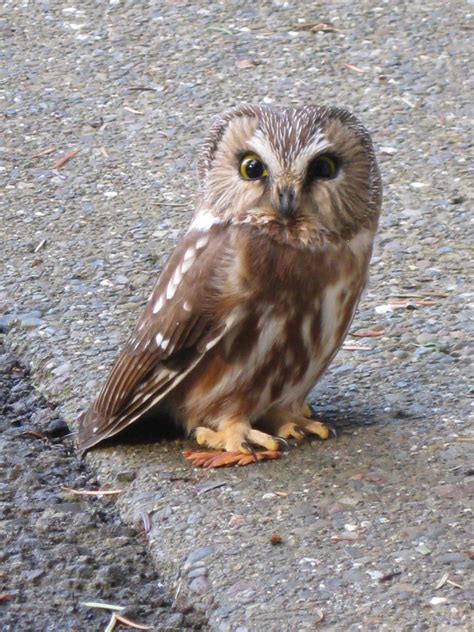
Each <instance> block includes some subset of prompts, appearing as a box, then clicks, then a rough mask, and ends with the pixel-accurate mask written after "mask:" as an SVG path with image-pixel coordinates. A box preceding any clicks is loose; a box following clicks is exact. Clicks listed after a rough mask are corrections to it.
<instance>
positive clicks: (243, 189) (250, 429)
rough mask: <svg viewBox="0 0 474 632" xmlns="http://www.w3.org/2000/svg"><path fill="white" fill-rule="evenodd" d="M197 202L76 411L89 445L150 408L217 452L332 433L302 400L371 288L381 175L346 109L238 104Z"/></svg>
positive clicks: (226, 120) (219, 126) (202, 164)
mask: <svg viewBox="0 0 474 632" xmlns="http://www.w3.org/2000/svg"><path fill="white" fill-rule="evenodd" d="M198 177H199V186H200V188H199V195H198V201H197V210H196V213H195V215H194V218H193V219H192V221H191V224H190V227H189V230H188V231H187V233H186V234H185V235H184V237H183V238H182V240H181V241H180V243H178V245H177V246H176V248H175V250H174V252H173V253H172V254H171V256H170V258H169V260H168V262H167V263H166V265H165V266H164V268H163V270H162V272H161V274H160V276H159V278H158V281H157V282H156V285H155V287H154V289H153V291H152V293H151V296H150V298H149V300H148V303H147V306H146V308H145V311H144V312H143V314H142V316H141V317H140V319H139V320H138V323H137V325H136V327H135V329H134V331H133V333H132V335H131V336H130V338H129V340H128V342H127V343H126V346H125V348H124V349H123V350H122V352H121V354H120V355H119V357H118V359H117V360H116V362H115V364H114V366H113V368H112V371H111V373H110V375H109V377H108V379H107V381H106V383H105V385H104V387H103V388H102V390H101V392H100V394H99V396H98V398H97V399H96V401H95V402H94V403H93V404H92V405H91V406H90V407H89V409H88V410H87V411H86V412H85V413H83V415H82V416H81V418H80V428H79V447H80V449H81V450H83V451H84V450H87V449H89V448H91V447H92V446H94V445H96V444H98V443H100V442H101V441H103V440H105V439H107V438H109V437H112V436H113V435H116V434H117V433H119V432H121V431H122V430H124V429H125V428H127V427H128V426H130V425H131V424H133V423H135V422H136V421H138V420H139V419H141V418H142V417H143V416H144V415H147V417H148V415H149V414H151V415H153V417H154V418H155V419H156V423H157V424H160V423H165V422H164V421H163V420H164V419H169V418H171V419H173V420H174V422H175V423H176V424H177V425H178V426H181V427H182V428H183V429H184V430H185V432H187V433H188V434H191V433H192V434H194V436H195V438H196V440H197V442H198V444H200V445H207V446H208V447H211V448H215V449H217V450H223V451H229V452H240V453H252V454H253V453H255V448H264V449H265V450H267V451H278V450H280V449H281V448H282V445H283V444H284V443H286V442H285V441H284V440H285V439H288V438H290V437H294V438H296V439H301V436H302V435H304V434H315V435H319V436H320V437H322V438H326V437H327V436H328V428H327V426H325V425H324V424H322V423H321V422H318V421H313V420H311V419H309V418H308V415H306V414H305V413H306V412H307V406H305V399H306V397H307V395H308V394H309V392H310V391H311V389H312V387H313V386H314V385H315V383H316V382H317V380H318V379H319V377H320V376H321V375H322V373H323V372H324V370H325V369H326V368H327V366H328V365H329V363H330V362H331V360H332V359H333V357H334V355H335V354H336V352H337V350H338V349H339V348H340V346H341V344H342V342H343V340H344V337H345V335H346V333H347V330H348V328H349V325H350V323H351V321H352V318H353V316H354V312H355V309H356V306H357V304H358V301H359V298H360V295H361V292H362V290H363V288H364V286H365V284H366V280H367V271H368V265H369V259H370V256H371V251H372V244H373V239H374V235H375V232H376V229H377V222H378V217H379V213H380V207H381V181H380V175H379V170H378V167H377V163H376V159H375V155H374V151H373V146H372V142H371V139H370V136H369V133H368V132H367V130H366V129H365V127H364V126H363V125H362V124H361V123H360V122H359V121H358V120H357V119H356V118H355V117H354V116H353V115H352V114H350V113H349V112H347V111H346V110H344V109H340V108H336V107H320V106H312V105H310V106H305V107H301V108H290V107H281V108H279V107H268V106H263V105H241V106H238V107H236V108H234V109H231V110H228V111H227V112H225V113H224V114H223V116H222V118H221V119H220V120H218V121H217V122H216V123H215V124H214V125H213V127H212V128H211V130H210V132H209V134H208V136H207V139H206V141H205V143H204V146H203V148H202V150H201V154H200V157H199V160H198Z"/></svg>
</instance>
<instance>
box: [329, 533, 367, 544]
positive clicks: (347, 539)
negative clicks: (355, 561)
mask: <svg viewBox="0 0 474 632" xmlns="http://www.w3.org/2000/svg"><path fill="white" fill-rule="evenodd" d="M359 540H363V538H362V537H361V536H358V535H356V536H354V537H351V536H350V535H332V536H331V542H333V543H336V542H358V541H359Z"/></svg>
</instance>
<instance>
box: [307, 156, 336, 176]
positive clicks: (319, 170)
mask: <svg viewBox="0 0 474 632" xmlns="http://www.w3.org/2000/svg"><path fill="white" fill-rule="evenodd" d="M338 173H339V163H338V161H337V159H336V158H333V157H332V156H318V157H317V158H315V159H314V160H313V161H311V162H310V164H309V168H308V174H307V176H306V179H307V180H308V181H309V182H311V181H312V180H316V178H322V179H324V180H330V179H331V178H335V177H336V176H337V174H338Z"/></svg>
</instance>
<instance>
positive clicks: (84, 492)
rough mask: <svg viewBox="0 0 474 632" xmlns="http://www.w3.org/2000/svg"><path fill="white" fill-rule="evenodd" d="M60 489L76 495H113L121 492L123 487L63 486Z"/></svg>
mask: <svg viewBox="0 0 474 632" xmlns="http://www.w3.org/2000/svg"><path fill="white" fill-rule="evenodd" d="M61 489H62V490H63V491H65V492H68V493H69V494H77V495H78V496H113V495H115V494H121V493H122V492H123V489H72V488H71V487H64V486H63V487H61Z"/></svg>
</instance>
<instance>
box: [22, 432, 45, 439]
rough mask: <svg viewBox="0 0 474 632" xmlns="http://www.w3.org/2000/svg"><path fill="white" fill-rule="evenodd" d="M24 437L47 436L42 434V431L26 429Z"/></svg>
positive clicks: (36, 437)
mask: <svg viewBox="0 0 474 632" xmlns="http://www.w3.org/2000/svg"><path fill="white" fill-rule="evenodd" d="M21 436H22V437H33V439H46V437H45V436H44V435H43V434H41V432H36V430H25V432H22V433H21Z"/></svg>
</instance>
